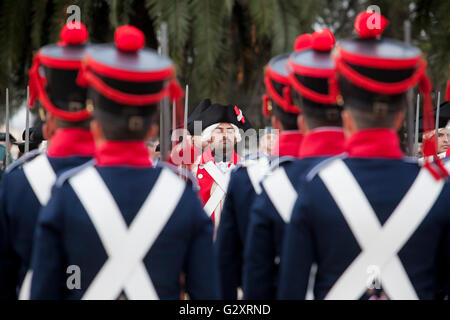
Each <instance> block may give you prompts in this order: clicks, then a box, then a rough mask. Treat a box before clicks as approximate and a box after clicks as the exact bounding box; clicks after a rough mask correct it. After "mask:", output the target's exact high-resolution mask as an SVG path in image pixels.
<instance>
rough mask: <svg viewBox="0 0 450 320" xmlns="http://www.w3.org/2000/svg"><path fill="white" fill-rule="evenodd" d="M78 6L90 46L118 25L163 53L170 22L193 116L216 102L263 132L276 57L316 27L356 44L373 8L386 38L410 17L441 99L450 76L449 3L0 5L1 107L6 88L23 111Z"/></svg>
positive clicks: (217, 0)
mask: <svg viewBox="0 0 450 320" xmlns="http://www.w3.org/2000/svg"><path fill="white" fill-rule="evenodd" d="M72 4H75V5H78V6H79V7H80V9H81V14H82V21H83V22H84V23H85V24H86V25H87V27H88V29H89V32H90V40H91V41H92V42H105V41H112V40H113V34H114V29H115V28H116V27H117V26H119V25H123V24H132V25H135V26H137V27H139V28H141V29H142V30H143V31H144V33H145V35H146V37H147V45H148V46H150V47H152V48H155V49H156V48H157V47H158V40H157V34H158V31H159V29H160V27H161V23H162V22H167V24H168V41H169V54H170V56H171V58H172V59H173V60H174V62H175V64H176V66H177V76H178V78H179V80H180V82H181V84H182V85H184V84H186V83H187V84H189V85H190V108H191V110H192V109H193V108H194V107H195V106H196V105H197V104H198V103H199V102H200V100H201V99H203V98H205V97H210V98H211V99H213V100H214V101H220V102H222V103H234V104H238V105H240V106H241V107H242V108H243V109H244V112H245V113H246V115H247V118H249V119H251V120H253V122H254V124H255V125H256V126H261V125H262V124H263V119H262V117H261V112H260V110H261V109H260V106H261V99H260V98H261V95H262V93H263V92H264V85H263V72H264V66H265V65H266V64H267V62H268V61H269V59H270V58H271V57H273V56H274V55H277V54H281V53H284V52H289V51H291V50H292V46H293V44H294V41H295V39H296V37H297V36H298V35H299V34H302V33H305V32H312V31H314V29H317V28H319V27H329V28H331V29H332V30H333V31H334V32H335V35H336V38H337V39H339V38H343V37H348V36H350V35H351V34H352V32H353V20H354V18H355V16H356V14H357V13H358V12H360V11H361V10H364V9H365V8H366V7H367V6H368V5H371V4H375V5H378V6H380V8H381V11H382V13H383V14H384V15H386V16H387V17H388V18H389V20H390V22H391V25H390V27H389V28H388V29H387V30H386V32H387V33H386V35H388V36H392V37H395V38H398V39H402V38H403V21H404V20H405V19H410V21H411V23H412V39H413V43H414V44H415V45H418V46H419V47H420V48H421V49H422V50H423V51H424V53H425V55H426V57H427V60H428V63H429V69H428V70H429V73H430V76H431V78H432V81H433V83H434V84H435V85H436V86H437V88H438V89H440V90H441V91H443V90H444V85H445V80H446V79H447V77H448V75H449V70H448V64H449V62H450V37H449V30H450V17H449V12H450V2H449V1H439V0H397V1H388V0H370V1H369V0H346V1H333V0H302V1H299V0H39V1H33V0H0V42H1V43H2V50H0V90H1V92H0V105H1V106H3V105H4V88H6V87H9V88H10V92H11V98H12V106H13V108H15V107H17V106H18V105H19V104H20V102H21V99H23V97H24V95H25V87H26V83H27V71H28V68H29V67H30V64H31V58H32V55H33V53H34V52H35V51H36V50H37V49H38V48H39V47H40V46H42V45H45V44H47V43H53V42H56V41H57V40H58V35H59V31H60V29H61V27H62V26H63V24H64V23H65V21H66V19H67V18H68V14H67V12H66V9H67V7H68V6H69V5H72ZM0 113H1V114H3V112H2V111H1V109H0ZM0 117H1V116H0Z"/></svg>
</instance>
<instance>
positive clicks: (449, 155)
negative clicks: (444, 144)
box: [445, 148, 450, 157]
mask: <svg viewBox="0 0 450 320" xmlns="http://www.w3.org/2000/svg"><path fill="white" fill-rule="evenodd" d="M445 156H446V157H450V148H448V149H447V152H446V153H445Z"/></svg>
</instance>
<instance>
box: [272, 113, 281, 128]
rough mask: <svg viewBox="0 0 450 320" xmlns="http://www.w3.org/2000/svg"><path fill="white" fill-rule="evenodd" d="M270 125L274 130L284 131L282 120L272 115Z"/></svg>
mask: <svg viewBox="0 0 450 320" xmlns="http://www.w3.org/2000/svg"><path fill="white" fill-rule="evenodd" d="M270 124H271V125H272V128H274V129H276V130H280V131H282V130H283V125H282V124H281V121H280V119H278V117H277V116H274V115H272V116H271V117H270Z"/></svg>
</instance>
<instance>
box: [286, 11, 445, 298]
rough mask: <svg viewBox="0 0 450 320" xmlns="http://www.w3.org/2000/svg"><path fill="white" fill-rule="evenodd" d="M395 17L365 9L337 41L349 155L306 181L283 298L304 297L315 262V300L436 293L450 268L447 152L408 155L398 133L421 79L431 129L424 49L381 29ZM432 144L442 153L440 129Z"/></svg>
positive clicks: (290, 238)
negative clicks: (351, 33) (421, 157)
mask: <svg viewBox="0 0 450 320" xmlns="http://www.w3.org/2000/svg"><path fill="white" fill-rule="evenodd" d="M373 23H375V24H376V25H375V27H374V25H373ZM387 23H388V22H387V20H386V19H385V18H384V17H382V16H381V15H380V14H378V13H374V12H363V13H361V14H359V15H358V16H357V18H356V20H355V29H356V32H357V34H358V35H359V37H358V38H352V39H345V40H342V41H341V42H340V43H339V46H338V48H337V56H336V58H335V59H336V66H337V70H338V74H339V89H340V92H341V94H342V96H343V99H344V111H343V112H342V121H343V127H344V132H345V134H346V137H347V141H346V152H347V154H348V156H346V157H343V156H341V157H335V158H331V159H329V160H328V161H324V162H322V163H320V164H319V165H318V166H316V167H314V168H313V169H311V170H310V171H309V173H308V174H307V175H306V176H305V178H304V180H303V181H302V182H300V185H299V188H298V193H299V197H298V199H297V202H296V204H295V207H294V210H293V213H292V217H291V222H290V224H289V225H288V227H287V231H286V238H285V242H284V246H283V251H282V252H283V253H282V260H281V261H282V264H281V274H280V288H279V298H281V299H304V298H305V294H306V291H307V285H308V277H309V274H310V269H311V265H312V264H313V263H317V274H316V277H315V284H314V298H315V299H340V300H342V299H360V298H362V299H387V298H389V299H405V300H408V299H417V298H420V299H434V298H435V297H436V295H437V293H438V291H439V290H440V289H441V288H442V286H443V280H442V279H443V276H445V275H444V274H443V273H444V272H447V273H448V271H449V270H450V268H448V265H447V268H446V269H445V268H444V267H445V260H447V263H448V262H449V256H448V251H447V253H446V251H445V247H446V246H448V245H449V243H448V241H449V239H450V237H449V234H448V232H449V225H450V216H449V214H448V213H449V209H450V193H449V191H450V190H449V185H448V182H447V181H446V178H447V177H448V174H447V170H446V169H445V167H443V165H442V163H441V161H440V159H436V160H435V163H430V162H426V163H425V168H420V167H419V166H418V164H417V162H416V161H415V160H414V161H413V160H412V159H406V158H405V159H404V158H403V154H402V152H401V150H400V146H399V138H398V135H397V133H396V131H398V129H399V128H400V127H401V126H402V123H403V118H404V112H405V108H406V104H407V100H406V92H407V90H408V89H410V88H412V87H413V86H415V85H417V83H420V90H421V92H422V93H423V94H424V113H425V131H428V130H432V126H433V121H432V110H431V99H430V91H431V85H430V83H429V80H428V78H427V76H426V71H425V69H426V62H425V60H424V59H423V58H422V54H421V52H420V50H419V49H418V48H416V47H414V46H411V45H408V44H405V43H403V42H399V41H396V40H393V39H387V38H383V37H381V33H382V32H383V30H384V28H385V27H386V25H387ZM424 143H425V146H424V152H425V155H426V156H429V155H432V154H434V155H435V154H436V144H435V143H436V136H434V137H433V139H432V140H425V142H424ZM446 167H447V169H449V168H450V166H449V164H448V163H447V164H446ZM440 271H443V272H442V273H440Z"/></svg>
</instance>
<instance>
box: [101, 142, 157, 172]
mask: <svg viewBox="0 0 450 320" xmlns="http://www.w3.org/2000/svg"><path fill="white" fill-rule="evenodd" d="M95 159H96V160H97V166H100V167H103V166H130V167H151V166H152V163H151V161H150V153H149V151H148V149H147V146H146V145H145V143H144V142H143V141H106V142H104V143H103V144H101V145H100V146H99V147H98V148H97V150H96V152H95Z"/></svg>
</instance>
